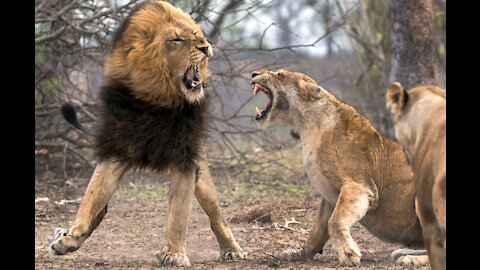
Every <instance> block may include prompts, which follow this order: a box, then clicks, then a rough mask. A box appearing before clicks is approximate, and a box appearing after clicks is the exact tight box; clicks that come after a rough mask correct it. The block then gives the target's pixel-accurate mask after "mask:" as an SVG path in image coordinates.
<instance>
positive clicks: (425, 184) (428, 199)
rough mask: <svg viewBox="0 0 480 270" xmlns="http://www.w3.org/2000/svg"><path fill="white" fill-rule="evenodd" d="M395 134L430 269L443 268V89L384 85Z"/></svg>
mask: <svg viewBox="0 0 480 270" xmlns="http://www.w3.org/2000/svg"><path fill="white" fill-rule="evenodd" d="M386 95H387V106H388V107H390V109H391V110H392V113H393V117H394V119H393V121H394V124H395V136H396V137H397V138H398V141H399V142H400V144H401V145H402V146H403V148H404V149H405V153H406V155H407V158H408V160H409V162H410V165H411V166H412V169H413V172H414V178H415V192H416V199H417V204H416V206H417V208H416V209H417V212H418V217H419V218H420V222H421V224H422V229H423V239H424V241H425V246H426V248H427V251H428V257H429V260H430V264H431V265H432V269H445V268H446V233H447V224H446V221H447V220H446V211H447V209H446V206H447V200H446V184H447V177H446V172H447V171H446V158H447V154H446V139H447V134H446V129H447V119H446V105H447V95H446V92H445V91H444V90H442V89H440V88H438V87H435V86H431V85H423V86H418V87H415V88H412V89H410V90H409V91H408V92H407V91H405V90H404V89H403V87H402V85H401V84H400V83H398V82H394V83H391V84H390V85H389V86H388V88H387V94H386Z"/></svg>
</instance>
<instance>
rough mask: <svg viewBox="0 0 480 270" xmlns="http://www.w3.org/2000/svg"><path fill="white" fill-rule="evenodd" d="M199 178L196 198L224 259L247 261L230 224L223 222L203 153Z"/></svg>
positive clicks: (199, 163) (245, 254) (199, 164)
mask: <svg viewBox="0 0 480 270" xmlns="http://www.w3.org/2000/svg"><path fill="white" fill-rule="evenodd" d="M198 166H199V170H198V178H197V181H196V183H195V197H196V198H197V200H198V202H199V203H200V205H201V206H202V208H203V210H204V211H205V213H206V214H207V215H208V217H209V219H210V227H211V228H212V231H213V232H214V234H215V237H216V238H217V241H218V244H219V246H220V255H221V256H222V258H224V259H227V260H231V259H236V258H241V259H246V258H247V253H246V252H244V251H243V250H242V248H241V247H240V245H238V243H237V241H236V240H235V238H234V237H233V234H232V231H231V230H230V228H229V226H228V224H227V223H226V222H225V221H224V220H223V218H222V215H221V212H220V206H219V205H218V199H217V193H216V191H215V186H214V185H213V181H212V179H211V176H210V172H209V169H208V164H207V159H206V155H205V153H204V152H203V153H202V155H201V159H200V161H199V162H198Z"/></svg>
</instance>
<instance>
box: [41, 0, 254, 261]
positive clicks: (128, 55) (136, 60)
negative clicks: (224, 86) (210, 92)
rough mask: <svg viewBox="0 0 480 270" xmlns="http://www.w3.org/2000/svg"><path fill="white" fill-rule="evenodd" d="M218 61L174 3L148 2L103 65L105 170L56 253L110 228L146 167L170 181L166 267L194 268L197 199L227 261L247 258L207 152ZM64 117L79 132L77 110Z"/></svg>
mask: <svg viewBox="0 0 480 270" xmlns="http://www.w3.org/2000/svg"><path fill="white" fill-rule="evenodd" d="M211 55H212V47H211V45H210V43H209V42H208V41H207V40H206V38H205V37H204V35H203V33H202V30H201V28H200V26H199V25H198V24H197V23H195V22H194V21H193V20H192V18H191V17H190V16H189V15H188V14H187V13H184V12H183V11H182V10H180V9H179V8H176V7H174V6H173V5H171V4H169V3H167V2H163V1H146V2H143V3H142V4H140V5H138V6H137V7H136V8H135V9H134V10H133V11H132V13H131V14H130V16H129V17H127V18H126V20H125V21H124V22H123V24H122V25H121V26H120V28H119V29H118V30H117V32H116V33H115V36H114V39H113V42H112V49H111V52H110V54H109V55H108V57H107V58H106V62H105V72H104V83H103V86H102V88H101V91H100V104H99V110H100V115H99V120H98V123H97V127H96V129H95V131H94V134H93V135H94V138H95V146H96V147H95V156H96V158H97V159H98V165H97V167H96V169H95V171H94V173H93V175H92V177H91V179H90V183H89V184H88V187H87V190H86V191H85V195H84V197H83V199H82V202H81V204H80V208H79V210H78V213H77V216H76V218H75V221H74V223H73V225H72V227H70V229H69V230H64V229H58V230H56V234H55V235H56V240H55V241H54V242H53V243H51V244H50V249H51V251H52V252H53V253H54V254H58V255H62V254H65V253H67V252H72V251H75V250H77V249H78V248H79V247H80V246H81V245H82V244H83V242H84V241H85V240H86V239H87V237H89V236H90V235H91V234H92V232H93V231H94V230H95V229H96V227H97V226H98V225H99V223H100V222H101V221H102V219H103V217H104V216H105V214H106V212H107V203H108V201H109V200H110V198H111V197H112V195H113V193H114V191H115V190H116V189H117V185H118V182H119V180H120V178H121V177H122V176H123V174H124V173H125V172H126V171H127V170H128V169H131V168H146V169H150V170H152V171H154V172H158V173H164V174H168V175H169V176H170V178H171V184H170V194H169V214H168V220H167V222H166V241H165V245H164V246H163V248H162V249H161V250H160V254H159V260H160V263H162V264H168V265H177V266H188V265H190V261H189V259H188V257H187V256H186V255H185V248H186V247H185V245H186V231H187V222H188V218H189V215H190V210H191V203H192V197H193V195H194V194H195V197H196V198H197V200H198V202H199V203H200V205H201V206H202V208H203V210H205V212H206V213H207V215H208V216H209V218H210V226H211V229H212V230H213V232H214V233H215V236H216V238H217V240H218V243H219V246H220V251H221V255H222V256H223V257H226V258H235V257H242V258H244V257H245V256H246V253H245V252H243V251H242V249H241V248H240V246H239V245H238V243H237V242H236V241H235V239H234V237H233V235H232V232H231V231H230V228H229V226H228V224H227V223H226V222H225V221H224V220H223V218H222V216H221V214H220V207H219V205H218V201H217V195H216V192H215V187H214V185H213V182H212V180H211V178H210V173H209V170H208V164H207V157H206V154H205V145H204V139H205V129H206V123H205V122H206V120H205V114H206V110H207V102H206V98H207V97H206V94H205V92H204V84H205V83H206V81H207V79H208V76H209V72H208V69H207V61H208V58H209V57H210V56H211ZM63 109H64V112H66V113H67V114H66V115H67V117H66V118H67V119H69V120H70V122H72V123H74V124H75V126H77V127H81V125H80V124H79V123H77V122H76V118H75V114H74V111H72V107H69V106H64V107H63ZM82 129H83V128H82Z"/></svg>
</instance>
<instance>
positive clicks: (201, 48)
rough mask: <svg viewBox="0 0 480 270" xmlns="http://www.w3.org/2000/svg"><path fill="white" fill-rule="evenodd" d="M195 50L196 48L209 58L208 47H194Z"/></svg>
mask: <svg viewBox="0 0 480 270" xmlns="http://www.w3.org/2000/svg"><path fill="white" fill-rule="evenodd" d="M195 48H197V49H198V50H200V51H201V52H203V54H205V55H206V56H210V52H209V47H208V46H203V47H198V46H195Z"/></svg>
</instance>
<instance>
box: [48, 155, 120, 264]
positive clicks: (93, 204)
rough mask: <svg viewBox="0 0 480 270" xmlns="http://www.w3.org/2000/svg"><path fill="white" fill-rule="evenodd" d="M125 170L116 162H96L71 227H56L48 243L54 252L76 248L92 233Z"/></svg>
mask: <svg viewBox="0 0 480 270" xmlns="http://www.w3.org/2000/svg"><path fill="white" fill-rule="evenodd" d="M125 171H126V168H125V167H124V166H122V165H120V164H118V163H113V162H101V163H99V164H98V165H97V167H96V168H95V171H94V173H93V175H92V177H91V179H90V183H89V184H88V186H87V190H86V191H85V195H84V197H83V199H82V202H81V203H80V207H79V209H78V212H77V216H76V218H75V221H74V223H73V226H72V227H71V228H70V230H63V229H60V228H57V229H56V230H55V240H54V241H53V242H52V243H51V244H50V251H51V252H52V253H53V254H55V255H63V254H65V253H68V252H72V251H75V250H77V249H78V248H79V247H80V246H81V245H82V244H83V242H84V241H85V239H86V238H87V237H89V236H90V235H91V234H92V232H93V231H94V230H95V229H96V228H97V226H98V225H99V224H100V222H101V221H102V220H103V217H104V216H105V214H106V213H107V203H108V201H109V200H110V198H111V197H112V195H113V193H114V192H115V190H116V189H117V184H118V181H119V180H120V178H121V177H122V175H123V174H124V173H125Z"/></svg>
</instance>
